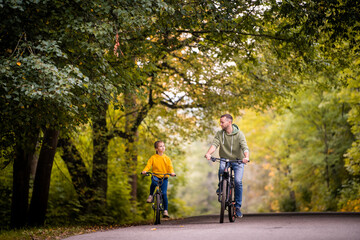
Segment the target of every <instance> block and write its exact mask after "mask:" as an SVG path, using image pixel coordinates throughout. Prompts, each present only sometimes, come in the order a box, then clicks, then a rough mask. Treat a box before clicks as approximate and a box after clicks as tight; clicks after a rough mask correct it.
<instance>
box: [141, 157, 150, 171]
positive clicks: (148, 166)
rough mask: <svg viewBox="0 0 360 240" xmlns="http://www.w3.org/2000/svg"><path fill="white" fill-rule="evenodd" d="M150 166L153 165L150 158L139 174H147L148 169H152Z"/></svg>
mask: <svg viewBox="0 0 360 240" xmlns="http://www.w3.org/2000/svg"><path fill="white" fill-rule="evenodd" d="M152 165H153V157H151V158H150V159H149V160H148V162H147V164H146V166H145V168H144V169H143V170H142V172H141V174H145V173H146V172H148V171H149V170H150V168H151V167H152Z"/></svg>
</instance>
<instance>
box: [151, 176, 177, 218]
mask: <svg viewBox="0 0 360 240" xmlns="http://www.w3.org/2000/svg"><path fill="white" fill-rule="evenodd" d="M145 175H146V176H150V175H151V178H152V179H153V180H154V181H155V182H156V183H157V186H156V189H155V193H154V195H153V201H152V203H153V204H152V208H153V210H154V224H155V225H157V224H161V223H160V214H161V213H162V212H163V211H164V208H163V193H162V191H161V185H162V184H163V181H164V178H165V177H166V176H171V174H170V173H165V174H161V173H152V172H146V174H145ZM154 175H155V176H160V175H161V176H163V178H158V179H159V180H156V178H154ZM175 176H176V175H175Z"/></svg>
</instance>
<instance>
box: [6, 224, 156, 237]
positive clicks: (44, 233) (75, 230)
mask: <svg viewBox="0 0 360 240" xmlns="http://www.w3.org/2000/svg"><path fill="white" fill-rule="evenodd" d="M147 223H149V222H147ZM139 224H141V223H139ZM142 224H145V222H143V223H142ZM127 226H129V225H115V226H112V225H110V226H68V227H53V228H52V227H44V228H24V229H17V230H1V231H0V240H27V239H31V240H54V239H64V238H66V237H70V236H74V235H81V234H86V233H93V232H98V231H106V230H111V229H117V228H121V227H127Z"/></svg>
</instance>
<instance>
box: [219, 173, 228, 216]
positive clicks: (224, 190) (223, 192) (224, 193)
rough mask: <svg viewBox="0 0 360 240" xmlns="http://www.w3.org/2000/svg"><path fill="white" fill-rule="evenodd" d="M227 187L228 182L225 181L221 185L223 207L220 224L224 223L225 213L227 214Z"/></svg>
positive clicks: (221, 208)
mask: <svg viewBox="0 0 360 240" xmlns="http://www.w3.org/2000/svg"><path fill="white" fill-rule="evenodd" d="M226 185H227V181H226V180H223V181H222V183H221V187H222V188H221V191H220V194H221V207H220V223H223V222H224V213H225V202H226Z"/></svg>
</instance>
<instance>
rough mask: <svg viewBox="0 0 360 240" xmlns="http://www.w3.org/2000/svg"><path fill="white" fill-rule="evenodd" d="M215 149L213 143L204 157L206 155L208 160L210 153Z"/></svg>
mask: <svg viewBox="0 0 360 240" xmlns="http://www.w3.org/2000/svg"><path fill="white" fill-rule="evenodd" d="M215 150H216V147H215V146H214V145H211V146H210V148H209V150H208V151H207V153H206V154H205V157H206V159H207V160H210V158H211V154H213V152H215Z"/></svg>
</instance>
